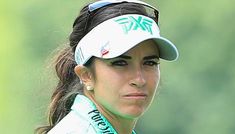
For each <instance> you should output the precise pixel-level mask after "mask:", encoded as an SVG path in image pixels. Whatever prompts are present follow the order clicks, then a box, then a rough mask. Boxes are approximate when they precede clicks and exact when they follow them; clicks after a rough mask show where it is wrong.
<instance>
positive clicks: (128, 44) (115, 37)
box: [75, 14, 178, 65]
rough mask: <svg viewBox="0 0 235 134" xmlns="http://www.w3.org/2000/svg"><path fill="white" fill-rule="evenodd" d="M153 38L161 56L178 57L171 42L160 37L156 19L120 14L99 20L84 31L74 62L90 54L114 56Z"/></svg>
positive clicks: (89, 56) (83, 62)
mask: <svg viewBox="0 0 235 134" xmlns="http://www.w3.org/2000/svg"><path fill="white" fill-rule="evenodd" d="M148 39H153V40H154V41H155V43H156V45H157V46H158V49H159V56H160V58H161V59H164V60H168V61H174V60H176V59H177V58H178V50H177V48H176V47H175V45H174V44H173V43H172V42H171V41H169V40H168V39H166V38H163V37H161V36H160V30H159V27H158V26H157V24H156V22H155V21H154V20H153V19H151V18H149V17H147V16H144V15H139V14H127V15H121V16H118V17H115V18H112V19H109V20H106V21H104V22H102V23H101V24H99V25H97V26H96V27H95V28H93V29H92V30H91V31H90V32H89V33H87V34H86V35H85V36H84V37H83V38H82V39H81V40H80V42H79V43H78V45H77V47H76V50H75V61H76V63H77V64H78V65H84V64H86V62H87V61H88V60H89V59H90V58H91V57H93V56H94V57H98V58H105V59H109V58H115V57H118V56H120V55H122V54H124V53H125V52H127V51H128V50H130V49H131V48H133V47H135V46H136V45H138V44H139V43H141V42H143V41H146V40H148Z"/></svg>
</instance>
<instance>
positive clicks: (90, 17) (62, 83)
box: [36, 3, 148, 134]
mask: <svg viewBox="0 0 235 134" xmlns="http://www.w3.org/2000/svg"><path fill="white" fill-rule="evenodd" d="M123 14H142V15H146V16H148V14H147V13H146V11H145V8H143V7H142V6H140V5H138V4H134V3H119V4H112V5H108V6H105V7H102V8H100V9H98V10H96V11H93V12H91V13H90V12H88V6H85V7H84V8H83V9H82V10H81V11H80V14H79V16H78V17H77V18H76V20H75V21H74V24H73V31H72V33H71V34H70V36H69V45H68V46H66V47H65V48H64V49H62V51H61V52H60V53H59V54H58V56H57V58H56V60H55V65H54V66H55V71H56V74H57V76H58V78H59V81H58V84H57V86H56V87H55V90H54V92H53V94H52V97H51V103H50V105H49V112H48V123H49V124H48V125H46V126H42V127H39V128H37V129H36V133H38V134H42V133H47V132H48V131H49V130H50V129H51V128H53V127H54V126H55V125H56V124H57V123H58V122H59V121H60V120H61V119H62V118H63V117H64V116H66V115H67V114H68V113H69V111H70V107H71V105H72V104H73V101H74V98H75V97H76V95H77V94H82V93H83V85H82V84H81V82H80V80H79V78H78V77H77V76H76V74H75V72H74V67H75V66H76V62H75V60H74V51H75V48H76V46H77V44H78V42H79V41H80V40H81V39H82V38H83V37H84V36H85V35H86V34H87V33H88V32H89V31H90V30H91V29H92V28H94V27H95V26H97V25H98V24H100V23H101V22H103V21H105V20H107V19H110V18H113V17H116V16H120V15H123ZM86 66H88V67H89V64H86Z"/></svg>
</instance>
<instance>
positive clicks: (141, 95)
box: [124, 92, 147, 99]
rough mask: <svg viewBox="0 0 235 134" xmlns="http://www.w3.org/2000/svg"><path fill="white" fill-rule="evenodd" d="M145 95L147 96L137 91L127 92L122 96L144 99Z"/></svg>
mask: <svg viewBox="0 0 235 134" xmlns="http://www.w3.org/2000/svg"><path fill="white" fill-rule="evenodd" d="M146 97H147V94H145V93H139V92H136V93H128V94H126V95H124V98H127V99H146Z"/></svg>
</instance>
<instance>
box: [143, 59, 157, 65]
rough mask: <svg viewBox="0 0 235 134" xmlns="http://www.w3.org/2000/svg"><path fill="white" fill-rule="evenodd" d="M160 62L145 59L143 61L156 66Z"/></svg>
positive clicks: (145, 63)
mask: <svg viewBox="0 0 235 134" xmlns="http://www.w3.org/2000/svg"><path fill="white" fill-rule="evenodd" d="M159 64H160V61H155V60H147V61H145V62H144V65H148V66H157V65H159Z"/></svg>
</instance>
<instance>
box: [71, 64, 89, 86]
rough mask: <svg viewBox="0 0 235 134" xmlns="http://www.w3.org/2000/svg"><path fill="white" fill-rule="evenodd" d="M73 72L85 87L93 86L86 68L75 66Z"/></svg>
mask: <svg viewBox="0 0 235 134" xmlns="http://www.w3.org/2000/svg"><path fill="white" fill-rule="evenodd" d="M74 72H75V73H76V74H77V76H78V77H79V79H80V80H81V81H82V82H83V83H84V84H85V85H93V75H92V73H91V71H90V70H89V69H88V68H87V67H85V66H82V65H77V66H76V67H75V68H74Z"/></svg>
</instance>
